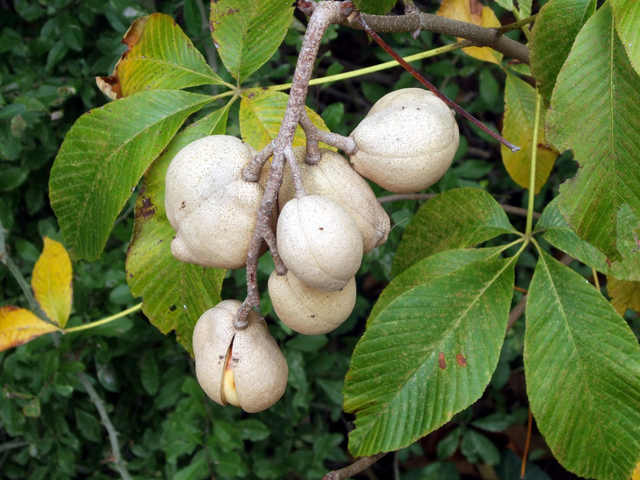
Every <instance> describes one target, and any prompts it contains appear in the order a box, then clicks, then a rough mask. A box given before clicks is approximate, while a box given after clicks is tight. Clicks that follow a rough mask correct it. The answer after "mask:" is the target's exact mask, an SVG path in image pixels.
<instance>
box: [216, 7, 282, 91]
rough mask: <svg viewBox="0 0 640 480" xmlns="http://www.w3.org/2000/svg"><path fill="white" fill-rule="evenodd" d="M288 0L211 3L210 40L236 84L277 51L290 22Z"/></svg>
mask: <svg viewBox="0 0 640 480" xmlns="http://www.w3.org/2000/svg"><path fill="white" fill-rule="evenodd" d="M292 4H293V2H291V1H290V0H251V1H247V0H213V1H212V2H211V16H210V23H209V24H210V26H211V36H212V37H213V42H214V43H215V45H216V47H218V53H219V54H220V58H221V59H222V62H223V63H224V65H225V67H227V70H229V73H231V75H232V76H233V78H235V79H236V80H238V84H239V83H240V82H242V81H243V80H244V79H245V78H247V77H248V76H249V75H251V74H252V73H253V72H255V71H256V70H257V69H258V68H260V67H261V66H262V65H264V63H265V62H266V61H267V60H269V59H270V58H271V56H272V55H273V54H274V53H275V51H276V50H277V49H278V47H279V46H280V44H281V43H282V40H284V36H285V35H286V33H287V29H288V28H289V24H290V23H291V19H292V18H293V10H294V9H293V7H292Z"/></svg>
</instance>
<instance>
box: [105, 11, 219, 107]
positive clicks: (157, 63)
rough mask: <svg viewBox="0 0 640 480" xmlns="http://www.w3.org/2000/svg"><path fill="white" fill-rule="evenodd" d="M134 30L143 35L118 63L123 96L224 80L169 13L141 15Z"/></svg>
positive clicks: (213, 83)
mask: <svg viewBox="0 0 640 480" xmlns="http://www.w3.org/2000/svg"><path fill="white" fill-rule="evenodd" d="M136 27H138V28H136ZM132 31H133V32H135V33H136V34H137V35H140V38H139V39H137V38H136V39H135V40H136V43H135V44H134V45H133V47H132V48H131V50H130V51H129V52H128V53H127V55H126V56H125V57H124V58H123V59H122V61H121V62H120V63H119V64H118V67H117V74H118V77H119V80H120V83H121V85H122V94H123V96H125V97H126V96H129V95H133V94H134V93H138V92H142V91H145V90H150V89H155V90H158V89H163V90H180V89H183V88H187V87H193V86H196V85H205V84H207V85H215V84H222V83H223V81H222V79H221V78H220V77H219V76H218V75H216V74H215V73H214V72H213V70H211V68H210V67H209V65H207V62H206V61H205V59H204V57H203V56H202V55H201V54H200V52H199V51H198V50H197V49H196V48H195V47H194V46H193V43H191V40H189V38H188V37H187V36H186V35H185V34H184V32H183V31H182V29H181V28H180V27H179V26H178V24H177V23H176V22H175V20H174V19H173V18H171V17H170V16H169V15H165V14H163V13H154V14H153V15H149V16H148V17H142V18H139V19H137V20H136V21H135V22H134V24H133V25H132V27H131V29H130V30H129V32H132ZM129 32H127V35H126V36H125V41H126V39H127V36H128V35H129Z"/></svg>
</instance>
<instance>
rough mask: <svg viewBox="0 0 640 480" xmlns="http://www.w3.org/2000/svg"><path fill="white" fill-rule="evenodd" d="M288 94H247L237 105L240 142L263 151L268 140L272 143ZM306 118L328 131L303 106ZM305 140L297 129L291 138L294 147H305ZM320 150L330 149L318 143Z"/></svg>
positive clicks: (276, 133) (253, 92)
mask: <svg viewBox="0 0 640 480" xmlns="http://www.w3.org/2000/svg"><path fill="white" fill-rule="evenodd" d="M288 101H289V95H287V94H286V93H282V92H273V91H269V90H266V91H263V92H255V91H252V92H248V93H246V94H244V95H243V96H242V101H241V102H240V135H241V136H242V140H244V141H245V142H247V143H248V144H249V145H251V146H252V147H253V148H255V149H256V150H261V149H262V148H264V147H265V146H266V145H267V144H268V143H269V142H270V141H271V140H273V139H274V138H275V137H276V136H277V135H278V131H279V130H280V124H281V123H282V118H283V117H284V112H285V110H286V108H287V102H288ZM306 109H307V115H309V118H310V119H311V121H312V122H313V124H314V125H315V126H316V127H318V128H319V129H320V130H324V131H325V132H328V131H329V129H328V128H327V126H326V125H325V124H324V121H323V120H322V117H320V115H318V114H317V113H316V112H314V111H313V110H311V109H310V108H309V107H306ZM305 143H306V137H305V135H304V132H303V131H302V129H301V128H300V126H298V127H297V129H296V133H295V136H294V137H293V146H294V147H300V146H303V145H305ZM320 146H321V147H322V148H330V149H331V150H334V151H335V150H336V149H335V148H333V147H329V146H328V145H325V144H320Z"/></svg>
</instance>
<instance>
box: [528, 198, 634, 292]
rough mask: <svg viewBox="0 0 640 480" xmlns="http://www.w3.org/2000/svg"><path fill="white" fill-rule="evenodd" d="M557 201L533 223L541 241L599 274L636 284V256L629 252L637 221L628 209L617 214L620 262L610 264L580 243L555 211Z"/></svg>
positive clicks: (557, 211) (632, 245)
mask: <svg viewBox="0 0 640 480" xmlns="http://www.w3.org/2000/svg"><path fill="white" fill-rule="evenodd" d="M559 199H560V197H556V198H554V199H553V200H552V201H551V202H550V203H549V204H548V205H547V206H546V207H545V209H544V211H543V212H542V216H541V217H540V220H538V223H537V224H536V231H540V230H543V231H544V234H543V238H544V239H545V240H547V241H548V242H549V243H550V244H551V245H553V246H554V247H556V248H558V249H560V250H562V251H563V252H565V253H567V254H569V255H571V256H572V257H573V258H575V259H577V260H580V261H581V262H582V263H584V264H586V265H589V266H590V267H592V268H595V269H596V270H597V271H599V272H602V273H605V274H607V275H613V276H614V277H616V278H619V279H623V280H629V281H640V255H638V252H634V251H633V250H634V249H635V247H636V242H635V240H634V238H633V232H632V228H637V227H638V220H637V219H636V217H635V215H633V213H632V212H631V209H630V208H629V207H628V206H625V207H623V208H622V209H621V210H620V212H619V213H618V227H617V230H618V245H619V248H620V251H621V254H622V260H621V261H618V262H613V263H612V264H611V265H610V264H609V263H608V262H607V257H606V256H605V254H604V253H602V252H601V251H600V250H598V249H597V248H595V247H594V246H593V245H591V244H590V243H588V242H585V241H584V240H581V239H580V237H578V235H576V234H575V232H574V231H573V230H571V227H570V226H569V225H568V224H567V221H566V220H565V219H564V217H563V216H562V214H561V213H560V210H559V209H558V200H559Z"/></svg>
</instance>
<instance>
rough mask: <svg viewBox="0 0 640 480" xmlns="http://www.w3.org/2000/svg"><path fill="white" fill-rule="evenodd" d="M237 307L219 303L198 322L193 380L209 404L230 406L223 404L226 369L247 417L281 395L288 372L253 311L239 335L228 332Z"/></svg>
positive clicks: (229, 302) (260, 320)
mask: <svg viewBox="0 0 640 480" xmlns="http://www.w3.org/2000/svg"><path fill="white" fill-rule="evenodd" d="M240 305H241V303H240V302H239V301H237V300H224V301H222V302H220V303H219V304H218V305H216V306H215V307H214V308H212V309H210V310H207V311H206V312H205V313H204V314H203V315H202V316H201V317H200V319H199V320H198V323H197V324H196V326H195V329H194V331H193V353H194V356H195V361H196V377H197V378H198V383H200V386H201V387H202V389H203V390H204V391H205V393H206V394H207V395H208V396H209V397H210V398H211V399H212V400H213V401H214V402H216V403H219V404H220V405H229V404H230V403H232V402H230V401H228V399H227V396H229V392H228V390H227V395H225V393H224V392H225V372H226V371H227V366H229V367H230V368H231V369H232V372H233V378H232V382H233V386H235V393H236V395H237V402H238V403H239V405H240V407H241V408H242V409H243V410H244V411H246V412H249V413H255V412H261V411H262V410H266V409H267V408H269V407H271V406H272V405H273V404H274V403H276V402H277V401H278V400H279V399H280V397H282V395H283V394H284V391H285V389H286V387H287V376H288V373H289V369H288V366H287V361H286V360H285V358H284V355H283V354H282V352H281V351H280V348H279V347H278V344H277V343H276V341H275V339H274V338H273V337H272V336H271V334H270V333H269V329H268V328H267V324H266V322H265V321H264V319H263V318H262V317H261V316H260V315H259V314H258V313H257V312H255V311H251V312H250V313H249V317H248V318H249V325H248V326H247V328H245V329H244V330H236V329H235V328H234V327H233V317H234V315H235V314H236V312H237V311H238V308H240ZM227 377H228V375H227ZM227 382H228V380H227ZM228 388H229V385H228V384H227V389H228ZM229 400H232V401H233V399H231V398H230V399H229Z"/></svg>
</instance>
